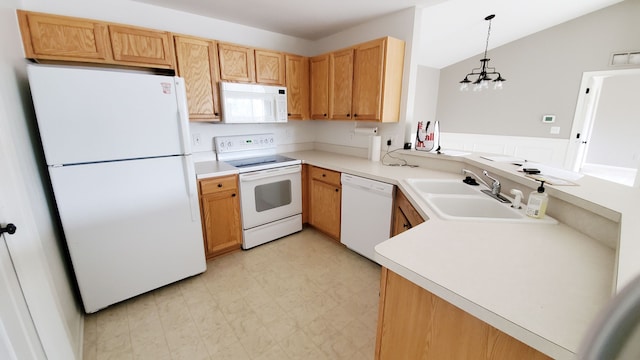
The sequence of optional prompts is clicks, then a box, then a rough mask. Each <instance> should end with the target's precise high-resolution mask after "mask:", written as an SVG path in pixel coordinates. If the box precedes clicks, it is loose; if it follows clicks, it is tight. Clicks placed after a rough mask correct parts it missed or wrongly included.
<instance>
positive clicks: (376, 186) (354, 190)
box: [340, 173, 393, 261]
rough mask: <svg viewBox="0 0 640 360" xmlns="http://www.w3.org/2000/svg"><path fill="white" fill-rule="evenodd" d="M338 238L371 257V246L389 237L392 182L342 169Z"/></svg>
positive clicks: (358, 251) (349, 246)
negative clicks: (372, 178) (355, 174)
mask: <svg viewBox="0 0 640 360" xmlns="http://www.w3.org/2000/svg"><path fill="white" fill-rule="evenodd" d="M341 180H342V208H341V209H342V213H341V218H340V242H342V243H343V244H344V245H345V246H347V247H348V248H349V249H351V250H353V251H355V252H357V253H359V254H360V255H363V256H365V257H367V258H369V259H371V260H373V261H375V260H374V258H373V255H374V253H375V250H374V247H375V246H376V245H378V244H379V243H381V242H383V241H385V240H387V239H389V235H390V233H391V213H392V209H393V208H392V206H393V185H391V184H387V183H383V182H380V181H375V180H370V179H365V178H362V177H359V176H354V175H350V174H345V173H343V174H342V176H341Z"/></svg>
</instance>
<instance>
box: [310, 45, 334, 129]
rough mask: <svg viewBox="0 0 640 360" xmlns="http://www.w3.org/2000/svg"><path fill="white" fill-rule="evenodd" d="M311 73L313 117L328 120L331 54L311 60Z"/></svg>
mask: <svg viewBox="0 0 640 360" xmlns="http://www.w3.org/2000/svg"><path fill="white" fill-rule="evenodd" d="M309 67H310V73H311V79H310V85H309V90H310V92H311V118H312V119H318V120H326V119H328V117H329V55H320V56H316V57H312V58H311V59H310V60H309Z"/></svg>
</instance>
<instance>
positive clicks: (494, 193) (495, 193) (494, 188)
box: [462, 169, 511, 203]
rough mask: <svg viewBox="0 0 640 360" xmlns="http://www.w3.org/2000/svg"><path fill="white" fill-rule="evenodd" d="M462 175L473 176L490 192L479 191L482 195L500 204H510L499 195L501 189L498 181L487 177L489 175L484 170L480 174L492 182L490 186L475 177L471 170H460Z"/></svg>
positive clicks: (489, 176)
mask: <svg viewBox="0 0 640 360" xmlns="http://www.w3.org/2000/svg"><path fill="white" fill-rule="evenodd" d="M462 174H465V175H473V177H474V178H475V179H476V180H478V181H480V182H481V183H482V184H484V186H486V187H487V188H489V189H491V190H481V191H482V192H483V193H485V194H487V195H489V196H491V197H492V198H494V199H496V200H498V201H500V202H502V203H510V202H511V200H509V199H507V198H506V197H504V196H502V195H500V191H501V188H502V186H501V185H500V181H498V179H496V178H494V177H492V176H491V175H489V173H488V172H487V171H486V170H482V174H483V175H484V176H486V177H488V178H489V179H491V180H492V181H493V182H492V184H491V186H489V184H487V183H486V182H485V181H484V180H482V179H481V178H480V176H478V175H476V174H475V173H474V172H473V171H471V170H467V169H462ZM465 182H466V181H465Z"/></svg>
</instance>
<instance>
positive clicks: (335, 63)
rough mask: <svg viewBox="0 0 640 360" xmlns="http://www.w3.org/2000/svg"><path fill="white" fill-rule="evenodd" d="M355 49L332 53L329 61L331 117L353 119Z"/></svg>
mask: <svg viewBox="0 0 640 360" xmlns="http://www.w3.org/2000/svg"><path fill="white" fill-rule="evenodd" d="M352 99H353V49H347V50H343V51H338V52H334V53H331V56H330V62H329V119H331V120H351V118H352V113H351V103H352Z"/></svg>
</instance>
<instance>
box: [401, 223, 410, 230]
mask: <svg viewBox="0 0 640 360" xmlns="http://www.w3.org/2000/svg"><path fill="white" fill-rule="evenodd" d="M402 227H403V228H405V229H409V228H410V227H411V226H410V225H409V224H402Z"/></svg>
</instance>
